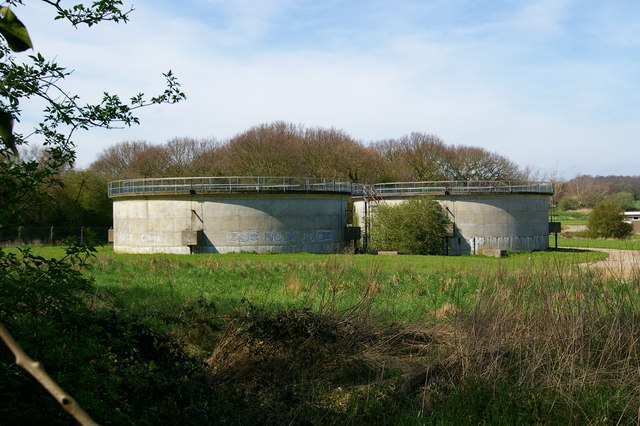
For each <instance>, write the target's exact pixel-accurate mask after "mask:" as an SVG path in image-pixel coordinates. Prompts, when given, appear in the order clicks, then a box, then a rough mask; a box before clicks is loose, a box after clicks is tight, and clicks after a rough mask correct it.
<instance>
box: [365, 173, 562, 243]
mask: <svg viewBox="0 0 640 426" xmlns="http://www.w3.org/2000/svg"><path fill="white" fill-rule="evenodd" d="M552 193H553V189H552V187H551V185H549V184H547V183H539V182H536V183H510V182H408V183H388V184H378V185H374V186H373V187H369V188H366V191H365V190H363V191H362V193H361V194H360V195H359V196H357V197H355V198H354V205H355V209H356V214H357V215H358V217H359V219H360V222H359V223H361V224H364V223H365V216H366V215H369V214H375V207H376V205H378V204H381V203H384V204H388V205H397V204H400V203H403V202H405V201H407V200H408V199H409V198H411V197H415V196H419V195H430V196H432V197H433V198H434V200H436V201H437V202H438V203H440V205H441V206H442V207H443V209H444V210H445V213H446V214H447V216H448V217H449V219H450V221H451V222H452V223H453V225H454V226H453V234H452V235H451V236H450V237H449V238H448V249H449V253H450V254H480V253H482V251H483V250H490V249H492V250H496V249H497V250H521V251H532V250H546V249H547V248H548V247H549V223H548V222H549V196H550V195H551V194H552Z"/></svg>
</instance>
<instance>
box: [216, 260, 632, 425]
mask: <svg viewBox="0 0 640 426" xmlns="http://www.w3.org/2000/svg"><path fill="white" fill-rule="evenodd" d="M503 273H504V274H503ZM328 274H329V275H334V280H335V281H336V285H335V290H336V291H338V292H339V291H340V285H339V282H340V279H339V277H340V272H339V271H338V270H337V269H336V270H335V271H328ZM460 279H464V278H463V277H462V278H460ZM452 280H453V281H455V278H452ZM453 281H452V282H453ZM636 282H637V281H636ZM480 283H481V285H480V286H479V288H478V289H477V292H476V296H475V300H474V301H473V303H472V304H471V305H470V306H467V307H466V308H464V307H462V308H461V307H456V306H454V305H452V304H445V305H443V306H442V307H441V308H440V309H437V310H434V311H433V312H432V313H431V315H430V316H429V317H426V318H424V320H423V321H422V322H421V323H413V324H409V325H407V324H404V325H402V324H397V323H396V324H390V323H388V322H385V321H381V319H380V318H376V317H375V315H374V314H372V312H371V310H370V306H371V303H370V301H371V300H373V299H374V298H375V296H376V293H377V285H378V284H377V283H376V281H375V277H374V276H372V279H371V285H369V286H365V289H364V292H363V297H362V301H361V302H360V303H359V304H358V306H357V307H356V308H354V309H352V310H343V311H330V310H326V309H325V310H324V311H322V312H317V311H316V312H311V311H310V310H295V311H285V312H279V313H273V312H272V313H267V312H261V311H259V310H256V309H255V308H253V307H250V308H249V311H248V312H247V314H246V315H244V316H242V317H240V318H238V319H237V320H236V321H234V322H233V323H232V324H230V325H229V327H227V330H226V332H225V333H224V335H223V336H222V337H221V339H220V340H219V342H218V344H217V346H216V348H215V350H214V351H213V353H212V354H211V356H210V358H209V359H208V361H207V362H208V365H209V366H210V371H211V373H212V376H211V378H212V379H211V380H212V381H213V382H217V383H219V382H225V383H233V384H234V386H236V387H238V388H239V389H242V391H241V394H242V400H243V403H249V402H248V401H249V400H253V401H254V403H255V404H257V405H256V406H257V407H259V408H257V409H258V410H259V412H260V413H261V416H264V415H265V413H267V414H266V415H267V417H268V418H267V420H275V419H276V418H278V416H282V418H287V419H289V420H291V419H297V420H299V421H302V422H304V421H305V419H306V420H309V419H316V420H317V419H318V418H320V419H323V421H327V422H329V423H331V422H338V423H341V422H344V421H347V422H352V423H360V422H366V421H369V420H370V419H371V418H376V416H381V415H382V414H381V413H382V412H383V411H384V412H385V414H384V416H386V417H384V418H385V419H386V420H384V421H380V417H378V422H390V423H394V422H396V421H399V422H409V423H413V422H416V423H420V422H432V421H433V422H444V423H447V422H449V421H455V420H456V419H457V416H462V415H463V414H461V412H460V410H461V408H460V406H459V405H460V404H463V405H464V407H463V409H462V410H463V412H464V416H466V418H467V420H468V421H469V422H471V423H475V422H489V423H491V422H493V421H496V420H497V419H502V420H501V422H503V423H510V422H511V421H514V422H517V421H518V419H520V421H524V422H527V423H529V422H534V423H535V422H543V423H568V424H584V423H593V424H598V423H618V424H635V423H636V422H637V421H638V407H640V388H639V386H638V383H640V311H639V310H638V301H639V299H638V293H637V287H634V286H629V285H626V284H624V283H621V282H612V281H607V280H606V277H605V276H603V275H601V274H598V273H594V272H592V271H589V270H583V269H581V268H565V269H562V270H555V269H554V268H553V267H552V265H549V267H547V268H535V269H525V270H519V271H511V272H510V273H508V274H506V273H505V271H496V272H495V273H494V272H492V273H487V274H486V275H485V276H483V277H481V280H480ZM302 285H303V284H302V283H300V282H299V280H298V279H297V278H295V279H294V278H290V279H289V281H288V283H287V285H286V288H287V291H295V289H297V288H299V287H300V286H302ZM448 285H453V284H451V283H449V284H448ZM327 297H329V296H327ZM483 395H485V396H484V397H483ZM486 395H489V396H488V397H487V396H486ZM483 398H485V399H486V401H485V400H484V399H483ZM456 401H457V402H456ZM465 410H467V412H465ZM491 410H493V411H491ZM496 413H497V414H496ZM269 416H273V417H269ZM371 416H373V417H371ZM407 416H408V417H407ZM496 416H497V417H496ZM500 416H503V417H500ZM408 419H409V420H408ZM294 423H295V421H294Z"/></svg>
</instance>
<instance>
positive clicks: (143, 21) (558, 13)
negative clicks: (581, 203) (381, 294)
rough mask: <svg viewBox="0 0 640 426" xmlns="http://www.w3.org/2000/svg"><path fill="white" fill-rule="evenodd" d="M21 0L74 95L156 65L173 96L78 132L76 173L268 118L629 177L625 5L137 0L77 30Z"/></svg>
mask: <svg viewBox="0 0 640 426" xmlns="http://www.w3.org/2000/svg"><path fill="white" fill-rule="evenodd" d="M37 3H39V2H35V3H34V2H31V3H30V4H29V5H28V6H25V7H23V8H21V9H17V10H16V12H17V13H18V16H19V17H20V18H21V19H22V20H23V22H25V24H26V25H27V26H28V28H29V29H30V32H31V34H32V38H33V40H34V43H35V45H36V50H38V51H41V52H42V53H43V54H46V55H48V56H57V59H58V61H59V63H60V64H63V65H66V66H67V67H68V68H70V69H74V70H75V72H74V74H73V76H72V78H71V79H69V81H68V83H67V84H68V87H69V88H70V89H73V90H75V91H76V92H78V93H79V94H81V95H82V96H83V99H86V101H87V102H90V101H95V100H96V99H98V98H99V96H100V94H101V93H102V92H103V91H104V90H109V91H110V92H114V93H118V94H120V95H122V96H123V97H128V96H129V95H132V94H135V93H137V92H139V91H143V92H146V93H149V94H153V93H154V92H157V91H159V90H161V89H162V83H163V80H162V76H161V73H162V72H163V71H166V70H168V69H171V70H173V71H174V73H175V74H176V75H177V76H178V77H179V79H180V81H181V83H182V86H183V89H184V90H185V92H186V94H187V96H188V100H187V101H186V102H184V103H181V104H179V105H174V106H155V107H152V108H148V109H146V110H144V111H143V112H141V114H140V117H141V120H142V125H140V126H136V127H134V128H131V129H124V130H118V131H113V132H106V131H92V132H89V133H81V134H79V135H78V137H77V138H76V141H77V145H78V165H79V166H87V165H88V164H90V163H91V161H92V160H93V159H94V158H95V156H96V155H97V153H98V152H100V151H101V150H103V149H104V148H105V147H107V146H109V145H110V144H113V143H117V142H119V141H122V140H147V141H150V142H153V143H162V142H165V141H166V140H168V139H170V138H172V137H176V136H179V137H182V136H188V137H195V138H204V137H215V138H217V139H220V140H224V139H226V138H229V137H232V136H233V135H235V134H237V133H239V132H242V131H244V130H246V129H248V128H249V127H251V126H254V125H257V124H261V123H266V122H271V121H275V120H283V121H286V122H291V123H296V124H304V125H306V126H308V127H314V126H321V127H335V128H339V129H343V130H345V131H346V132H347V133H349V134H350V135H352V136H353V137H354V138H356V139H358V140H361V141H363V142H369V141H375V140H380V139H386V138H393V137H401V136H402V135H405V134H408V133H410V132H413V131H418V132H425V133H433V134H436V135H438V136H440V137H441V138H442V139H443V140H444V141H445V142H447V143H449V144H454V145H460V144H463V145H475V146H481V147H484V148H486V149H488V150H491V151H496V152H499V153H501V154H503V155H506V156H508V157H509V158H511V159H512V160H514V161H515V162H516V163H518V164H519V165H521V166H523V167H526V166H530V167H533V168H534V169H535V170H536V171H538V173H539V175H540V176H541V177H545V176H549V175H550V174H560V175H563V176H565V177H567V178H571V177H573V176H575V175H576V174H593V175H607V174H624V175H640V167H638V165H637V164H638V159H640V143H638V141H637V135H638V134H640V106H639V103H638V101H639V99H640V82H639V76H640V2H637V1H624V0H620V1H616V0H613V1H608V2H600V1H588V0H587V1H572V0H553V1H548V0H540V1H499V0H496V1H489V0H487V1H481V0H480V1H478V0H476V1H473V0H468V1H462V0H449V1H444V0H442V1H440V0H438V1H411V0H395V1H393V2H392V1H340V0H328V1H310V0H304V1H302V0H262V1H252V0H237V1H231V2H230V1H228V0H227V1H218V0H186V1H181V2H169V1H164V0H155V1H152V0H138V1H135V2H134V3H133V6H134V8H135V11H134V12H133V14H132V15H131V22H130V23H129V24H126V25H115V24H106V25H101V26H98V27H94V28H91V29H72V28H69V26H68V25H66V24H64V23H61V22H53V21H51V19H50V12H51V11H50V10H49V9H48V8H46V7H45V6H44V5H38V4H37ZM125 3H127V2H125ZM22 124H23V125H26V124H28V123H27V122H26V121H23V123H22Z"/></svg>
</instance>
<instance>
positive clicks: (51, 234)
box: [49, 225, 53, 245]
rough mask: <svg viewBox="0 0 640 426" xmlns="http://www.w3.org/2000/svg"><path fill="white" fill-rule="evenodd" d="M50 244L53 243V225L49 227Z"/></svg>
mask: <svg viewBox="0 0 640 426" xmlns="http://www.w3.org/2000/svg"><path fill="white" fill-rule="evenodd" d="M49 244H51V245H53V225H52V226H51V228H50V229H49Z"/></svg>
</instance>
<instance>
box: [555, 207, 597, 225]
mask: <svg viewBox="0 0 640 426" xmlns="http://www.w3.org/2000/svg"><path fill="white" fill-rule="evenodd" d="M551 216H552V219H553V221H555V222H561V223H562V224H563V225H586V224H587V222H588V220H589V212H588V211H573V210H571V211H554V212H552V214H551Z"/></svg>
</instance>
